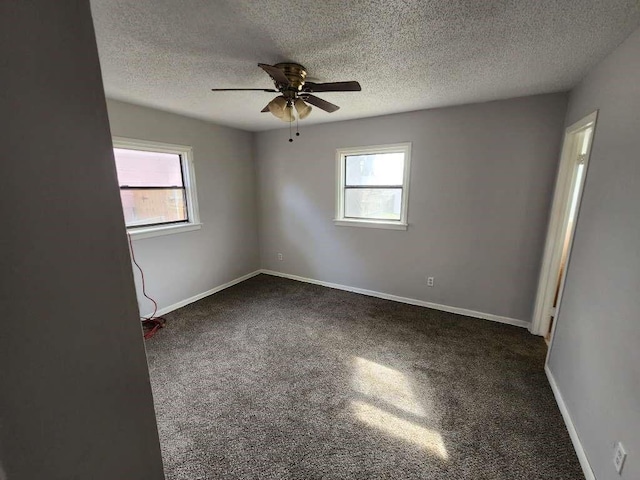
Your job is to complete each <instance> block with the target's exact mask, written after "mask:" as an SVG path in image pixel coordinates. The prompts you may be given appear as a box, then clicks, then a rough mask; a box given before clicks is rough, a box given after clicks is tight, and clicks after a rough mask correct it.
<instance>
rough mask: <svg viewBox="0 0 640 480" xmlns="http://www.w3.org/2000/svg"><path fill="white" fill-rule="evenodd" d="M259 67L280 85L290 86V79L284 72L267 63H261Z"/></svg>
mask: <svg viewBox="0 0 640 480" xmlns="http://www.w3.org/2000/svg"><path fill="white" fill-rule="evenodd" d="M258 66H259V67H260V68H261V69H263V70H264V71H265V72H267V73H268V74H269V76H270V77H271V78H273V80H274V81H275V82H276V83H277V84H280V85H289V84H290V82H289V79H288V78H287V76H286V75H285V74H284V72H283V71H282V70H280V69H279V68H276V67H274V66H272V65H267V64H266V63H259V64H258Z"/></svg>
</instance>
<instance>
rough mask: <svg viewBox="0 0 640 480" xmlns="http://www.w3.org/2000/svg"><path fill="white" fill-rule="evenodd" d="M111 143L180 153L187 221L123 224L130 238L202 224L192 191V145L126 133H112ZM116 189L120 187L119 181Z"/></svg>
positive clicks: (197, 227) (194, 183)
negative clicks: (151, 139)
mask: <svg viewBox="0 0 640 480" xmlns="http://www.w3.org/2000/svg"><path fill="white" fill-rule="evenodd" d="M112 143H113V148H122V149H127V150H140V151H144V152H157V153H171V154H175V155H179V156H180V169H181V171H182V183H183V187H184V195H185V201H186V202H187V221H180V222H171V223H162V224H157V225H144V226H137V227H136V226H134V227H126V229H127V232H128V233H129V234H130V235H131V238H132V239H133V240H138V239H142V238H150V237H157V236H160V235H170V234H174V233H182V232H189V231H193V230H199V229H200V228H201V227H202V223H200V213H199V209H198V195H197V193H196V178H195V172H194V165H193V148H191V147H189V146H186V145H175V144H170V143H162V142H155V141H150V140H137V139H132V138H126V137H113V138H112ZM143 188H144V187H143ZM118 189H120V184H119V183H118Z"/></svg>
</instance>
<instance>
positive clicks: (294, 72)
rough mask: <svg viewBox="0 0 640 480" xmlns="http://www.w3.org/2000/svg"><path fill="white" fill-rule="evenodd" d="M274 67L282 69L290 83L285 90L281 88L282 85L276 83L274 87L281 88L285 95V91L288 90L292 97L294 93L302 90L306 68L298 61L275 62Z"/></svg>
mask: <svg viewBox="0 0 640 480" xmlns="http://www.w3.org/2000/svg"><path fill="white" fill-rule="evenodd" d="M274 67H276V68H279V69H280V70H282V71H283V73H284V74H285V76H286V77H287V78H288V79H289V83H290V85H289V86H288V87H286V88H285V90H281V89H282V87H283V85H277V84H276V87H277V88H278V89H279V90H281V91H282V93H283V94H285V96H286V93H287V92H290V93H291V94H290V95H289V96H290V97H291V98H294V97H295V94H296V93H298V92H300V91H302V87H303V86H304V81H305V78H307V69H306V68H304V67H303V66H302V65H300V64H299V63H276V64H275V65H274Z"/></svg>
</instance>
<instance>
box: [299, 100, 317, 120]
mask: <svg viewBox="0 0 640 480" xmlns="http://www.w3.org/2000/svg"><path fill="white" fill-rule="evenodd" d="M295 106H296V111H297V112H298V117H299V118H300V120H304V119H305V118H307V117H308V116H309V114H310V113H311V110H313V109H312V108H311V105H307V104H306V103H305V102H304V100H302V99H301V98H296V103H295Z"/></svg>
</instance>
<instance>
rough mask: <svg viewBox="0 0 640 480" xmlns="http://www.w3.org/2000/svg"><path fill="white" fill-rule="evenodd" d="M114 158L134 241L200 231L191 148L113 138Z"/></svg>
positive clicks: (124, 210) (125, 215) (127, 219)
mask: <svg viewBox="0 0 640 480" xmlns="http://www.w3.org/2000/svg"><path fill="white" fill-rule="evenodd" d="M113 154H114V157H115V161H116V170H117V173H118V184H119V185H120V199H121V201H122V210H123V212H124V220H125V224H126V226H127V231H128V232H129V233H130V234H131V235H132V236H133V237H135V238H144V237H151V236H156V235H163V234H168V233H178V232H183V231H188V230H195V229H197V228H200V223H199V218H198V210H197V202H196V194H195V179H194V177H193V162H192V154H191V148H190V147H184V146H180V145H168V144H164V143H157V142H147V141H139V140H130V139H124V138H114V139H113Z"/></svg>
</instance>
